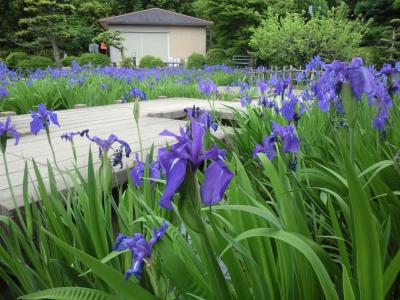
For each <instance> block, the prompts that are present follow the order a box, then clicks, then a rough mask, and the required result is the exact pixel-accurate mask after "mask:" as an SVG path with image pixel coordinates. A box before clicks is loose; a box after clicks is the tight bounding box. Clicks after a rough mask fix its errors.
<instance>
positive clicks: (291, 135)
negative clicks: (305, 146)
mask: <svg viewBox="0 0 400 300" xmlns="http://www.w3.org/2000/svg"><path fill="white" fill-rule="evenodd" d="M272 131H273V132H274V133H275V134H276V135H279V136H280V137H281V139H282V140H283V149H282V150H283V152H292V153H297V152H298V151H299V144H300V142H299V138H298V137H297V136H296V130H295V129H294V127H293V126H291V125H286V126H281V125H279V124H277V123H275V122H274V121H272Z"/></svg>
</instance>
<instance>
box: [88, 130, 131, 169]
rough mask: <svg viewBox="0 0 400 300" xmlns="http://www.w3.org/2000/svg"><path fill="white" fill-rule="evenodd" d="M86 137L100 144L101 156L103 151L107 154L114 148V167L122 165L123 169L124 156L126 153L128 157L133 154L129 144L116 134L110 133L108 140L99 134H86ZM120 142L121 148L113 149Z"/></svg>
mask: <svg viewBox="0 0 400 300" xmlns="http://www.w3.org/2000/svg"><path fill="white" fill-rule="evenodd" d="M86 137H87V138H88V139H89V140H90V141H92V142H94V143H95V144H97V146H99V157H100V158H102V157H103V153H105V154H106V155H107V153H108V151H109V150H110V149H112V150H113V151H114V153H113V154H112V156H111V158H112V165H113V167H115V166H117V165H120V167H121V169H122V167H123V163H122V158H123V156H124V155H125V156H126V157H129V155H130V154H131V152H132V150H131V147H130V146H129V144H128V143H127V142H125V141H123V140H121V139H119V138H118V137H117V136H116V135H115V134H110V135H109V137H108V138H107V139H106V140H103V139H101V138H99V137H97V136H93V137H90V136H89V135H88V134H86ZM115 143H118V144H119V146H120V147H119V148H118V149H115V150H114V149H113V148H112V145H113V144H115Z"/></svg>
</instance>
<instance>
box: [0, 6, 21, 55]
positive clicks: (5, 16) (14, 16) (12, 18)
mask: <svg viewBox="0 0 400 300" xmlns="http://www.w3.org/2000/svg"><path fill="white" fill-rule="evenodd" d="M23 5H24V1H23V0H10V1H5V0H3V1H0V28H1V30H0V49H1V48H3V49H4V48H9V47H15V46H16V45H17V44H16V39H15V36H14V33H15V30H17V28H18V26H19V25H18V20H19V19H20V18H22V17H23V13H24V12H23Z"/></svg>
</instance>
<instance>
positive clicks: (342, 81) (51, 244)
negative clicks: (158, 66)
mask: <svg viewBox="0 0 400 300" xmlns="http://www.w3.org/2000/svg"><path fill="white" fill-rule="evenodd" d="M321 69H322V70H323V72H322V74H321V77H320V78H318V79H316V78H314V74H315V71H319V70H321ZM306 70H307V72H306V73H305V74H304V76H305V78H304V79H303V80H304V82H303V86H304V89H303V90H302V91H301V93H299V94H297V93H296V94H295V93H293V90H292V86H293V82H292V80H291V79H290V78H275V79H273V80H269V81H268V82H260V81H259V82H258V83H257V86H258V89H259V91H258V92H259V93H260V94H261V96H260V99H258V100H257V101H255V100H253V101H252V99H251V97H250V96H249V95H247V94H246V93H243V95H242V103H243V105H244V106H245V107H246V110H245V111H239V110H232V114H233V116H234V117H233V122H234V123H235V124H236V126H235V128H233V136H232V141H231V143H230V144H229V146H228V145H226V144H225V143H224V142H223V141H219V140H216V139H214V138H213V137H212V135H211V132H212V131H213V130H214V129H215V127H216V126H220V125H221V124H220V123H219V118H218V115H217V114H215V112H213V109H212V108H213V103H214V101H217V100H215V99H216V97H217V95H216V93H215V92H214V91H215V90H214V88H213V85H212V83H211V81H208V80H206V82H203V85H202V84H201V82H200V81H198V82H197V84H196V85H197V86H196V89H197V90H198V91H200V92H201V93H202V94H203V95H204V97H205V98H207V100H208V101H209V102H210V110H209V112H202V111H198V110H196V108H194V110H188V111H187V113H188V116H189V118H190V121H189V122H188V126H187V127H186V128H182V130H181V132H180V134H179V135H173V136H174V137H175V138H176V143H174V144H171V145H166V146H165V147H164V148H162V149H160V150H159V151H158V152H157V153H155V152H154V153H150V155H149V156H145V155H143V154H142V153H138V155H137V156H135V155H134V153H131V151H130V147H129V145H127V144H126V143H124V141H121V140H120V139H118V137H113V136H110V137H109V138H108V139H105V140H103V139H101V138H99V137H94V136H91V134H90V130H89V132H80V133H73V134H71V133H67V134H66V135H65V139H66V140H67V142H72V141H73V140H74V139H76V138H83V139H88V141H91V142H93V143H96V144H97V145H98V146H99V147H100V149H101V157H102V165H101V167H100V168H99V169H95V168H94V167H93V155H98V154H97V153H90V154H89V155H88V166H89V168H88V172H87V174H79V173H75V174H68V175H66V176H71V178H72V181H73V182H74V185H73V187H74V189H72V190H71V191H70V192H69V193H67V194H66V195H65V196H64V197H61V196H60V195H59V194H58V193H57V192H56V189H55V187H54V186H52V188H51V189H50V190H49V191H46V189H45V187H44V186H43V185H42V186H41V188H39V191H38V193H39V194H40V198H41V201H40V202H37V203H36V204H35V205H33V206H29V205H26V206H25V207H24V208H22V209H21V211H19V213H18V211H17V215H16V219H15V220H14V219H12V218H9V217H2V218H1V219H0V221H1V222H2V223H3V224H6V225H7V226H8V228H9V231H8V232H5V231H2V232H0V239H1V243H0V278H1V279H2V281H3V282H5V284H6V285H7V286H8V288H9V291H10V294H11V295H12V296H13V297H18V296H22V295H25V296H22V297H21V299H90V298H92V299H140V300H143V299H145V300H146V299H305V300H306V299H307V300H308V299H371V300H376V299H398V298H399V296H400V290H399V277H398V274H399V270H400V251H399V249H400V239H399V237H400V235H399V228H400V223H399V222H400V199H399V196H400V115H399V100H400V96H399V94H400V64H397V65H396V66H393V65H384V67H383V68H382V69H380V70H378V71H377V70H375V69H373V68H371V67H365V66H363V64H362V61H361V60H360V59H357V58H356V59H353V61H352V62H351V63H345V62H338V61H334V62H332V63H330V64H325V63H323V62H322V61H321V60H320V59H318V58H315V59H313V61H312V62H311V63H310V64H309V65H308V66H307V68H306ZM135 88H139V90H138V89H137V90H133V89H132V90H131V91H130V93H131V94H130V96H131V97H132V99H133V100H135V109H134V111H133V115H134V118H135V119H136V120H138V113H137V111H138V108H139V106H140V98H143V97H141V93H140V92H141V90H140V87H137V86H135ZM208 91H209V92H208ZM246 96H247V97H246ZM32 117H33V121H34V123H33V127H32V130H33V131H36V130H38V129H39V130H45V131H47V132H48V131H49V130H51V128H52V126H53V125H52V122H54V123H56V122H57V120H56V119H55V117H54V112H52V111H47V110H46V109H44V107H43V106H40V110H39V111H38V112H37V113H33V115H32ZM60 125H61V126H62V124H60ZM0 130H2V131H0V133H1V137H2V139H1V145H2V150H4V148H5V146H6V144H7V147H10V151H12V150H11V149H12V147H13V146H12V142H13V141H12V140H7V139H6V138H5V134H6V133H5V131H10V132H11V133H15V132H14V129H13V127H12V125H11V124H8V123H7V124H4V122H3V123H2V127H0ZM132 134H135V133H132ZM161 134H163V135H171V133H170V132H168V131H163V132H162V133H161ZM138 139H139V140H140V135H138ZM50 142H51V141H50ZM111 145H114V147H113V148H111ZM49 146H50V145H49ZM15 147H18V145H16V146H15ZM3 152H4V151H3ZM3 154H4V153H3ZM122 155H124V156H129V159H132V160H135V161H136V166H135V167H134V168H132V169H131V170H127V172H129V175H130V176H129V179H130V182H129V183H128V185H127V186H121V187H119V188H118V189H117V190H116V192H114V193H112V190H111V186H110V184H111V183H110V182H111V181H110V178H111V176H112V168H111V165H114V164H118V163H119V162H120V159H121V156H122ZM3 156H4V155H3ZM54 163H55V167H57V164H56V162H54ZM5 164H6V160H5ZM49 172H50V173H49V176H50V178H51V177H52V174H51V172H52V169H51V168H50V169H49ZM31 175H32V176H35V177H36V178H37V179H38V180H39V182H40V179H41V174H40V172H38V171H37V172H35V174H31ZM28 179H29V176H28V174H25V180H24V186H25V188H26V189H28V188H29V180H28ZM26 200H27V199H26ZM112 216H114V221H113V218H112ZM118 233H121V234H118Z"/></svg>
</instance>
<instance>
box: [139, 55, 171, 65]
mask: <svg viewBox="0 0 400 300" xmlns="http://www.w3.org/2000/svg"><path fill="white" fill-rule="evenodd" d="M139 67H141V68H156V67H165V63H164V62H163V61H162V60H161V58H159V57H155V56H152V55H145V56H143V57H142V58H141V59H140V62H139Z"/></svg>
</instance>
